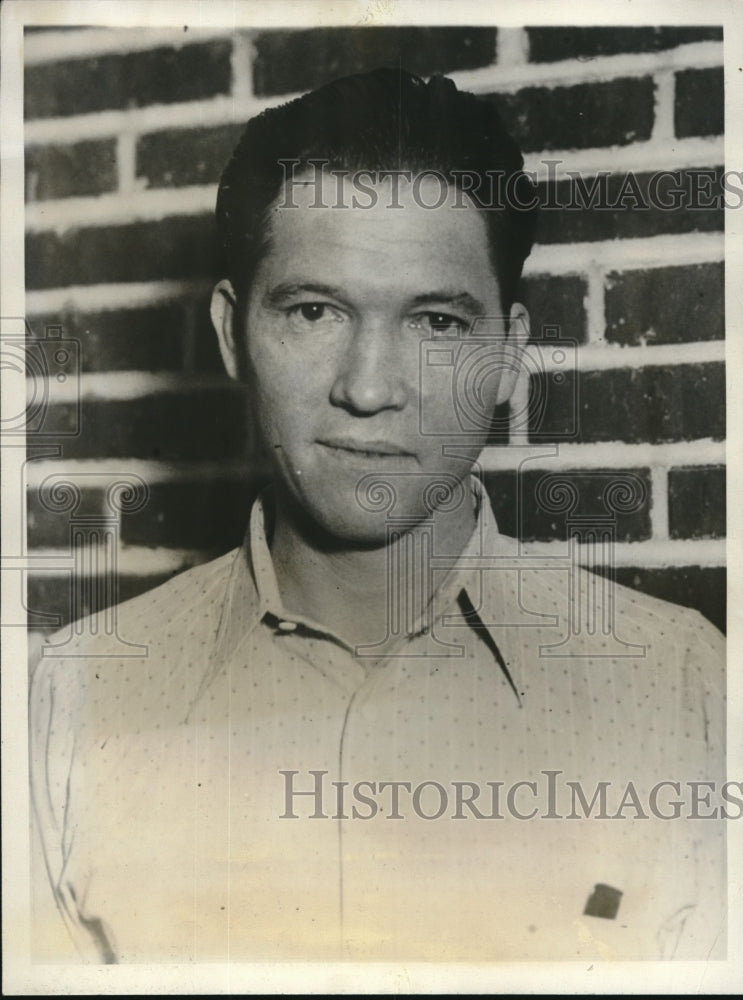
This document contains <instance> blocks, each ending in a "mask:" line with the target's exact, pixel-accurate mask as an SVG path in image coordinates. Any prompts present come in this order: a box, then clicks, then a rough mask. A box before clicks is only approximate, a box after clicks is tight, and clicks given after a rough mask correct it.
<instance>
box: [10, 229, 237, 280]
mask: <svg viewBox="0 0 743 1000" xmlns="http://www.w3.org/2000/svg"><path fill="white" fill-rule="evenodd" d="M216 259H217V258H216V236H215V232H214V220H213V218H212V216H211V215H197V216H173V217H171V218H168V219H164V220H160V221H156V222H134V223H131V224H130V225H125V226H117V227H111V228H108V227H97V226H91V227H90V228H85V229H73V230H69V231H68V232H65V233H62V234H59V233H54V232H39V233H30V234H29V235H28V236H27V238H26V285H27V287H28V288H55V287H63V286H65V285H94V284H97V283H99V282H119V281H153V280H156V279H158V278H197V277H199V278H201V277H207V276H211V275H213V274H214V273H215V268H216Z"/></svg>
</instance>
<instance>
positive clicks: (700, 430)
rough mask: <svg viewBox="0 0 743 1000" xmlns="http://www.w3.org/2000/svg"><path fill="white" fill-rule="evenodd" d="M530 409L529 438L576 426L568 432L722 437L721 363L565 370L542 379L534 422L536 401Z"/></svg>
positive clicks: (639, 437)
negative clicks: (541, 394)
mask: <svg viewBox="0 0 743 1000" xmlns="http://www.w3.org/2000/svg"><path fill="white" fill-rule="evenodd" d="M535 382H536V380H535V379H533V387H532V392H533V394H534V397H535V398H536V394H537V392H538V391H539V390H538V389H537V388H536V387H535ZM536 384H538V383H536ZM542 391H544V390H542ZM576 410H577V420H576ZM534 413H535V418H534V419H533V420H532V421H531V422H530V436H531V438H532V440H533V441H540V442H541V441H544V442H546V441H559V440H564V439H566V438H569V437H570V435H571V433H572V430H573V428H577V432H576V433H575V435H574V437H573V438H572V439H573V440H576V441H628V442H632V441H645V442H649V443H651V444H660V443H662V442H664V441H692V440H696V439H698V438H705V437H711V438H715V439H716V440H722V439H723V438H724V436H725V372H724V366H723V365H722V364H718V363H709V364H700V365H689V364H686V365H675V366H669V367H666V366H662V365H648V366H647V367H644V368H634V369H630V368H626V369H615V370H607V371H586V372H578V373H571V374H568V376H567V377H566V378H565V379H564V381H563V382H561V383H555V382H554V380H553V381H551V382H549V383H547V391H546V396H545V405H544V408H543V410H542V411H541V421H540V422H537V416H538V415H539V411H538V410H537V408H536V407H535V408H534Z"/></svg>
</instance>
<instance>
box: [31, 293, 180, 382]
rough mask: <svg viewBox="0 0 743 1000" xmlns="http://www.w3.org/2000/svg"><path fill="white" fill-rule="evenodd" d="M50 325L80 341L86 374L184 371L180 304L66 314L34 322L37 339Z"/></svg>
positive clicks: (82, 366)
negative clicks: (60, 328)
mask: <svg viewBox="0 0 743 1000" xmlns="http://www.w3.org/2000/svg"><path fill="white" fill-rule="evenodd" d="M49 326H61V327H62V336H64V337H68V338H75V339H76V340H78V341H79V343H80V362H81V369H82V371H84V372H97V371H127V370H137V369H141V370H144V371H166V370H173V369H176V370H180V369H182V368H183V350H184V346H183V331H184V316H183V306H182V305H180V304H175V303H173V304H168V305H162V306H149V307H146V308H142V309H122V310H110V311H107V312H99V313H78V312H75V311H72V310H67V311H65V312H63V313H60V314H59V315H55V316H51V315H47V316H36V317H32V318H31V327H32V329H33V331H34V333H35V334H36V335H37V336H39V337H41V336H43V333H44V330H45V329H46V328H47V327H49Z"/></svg>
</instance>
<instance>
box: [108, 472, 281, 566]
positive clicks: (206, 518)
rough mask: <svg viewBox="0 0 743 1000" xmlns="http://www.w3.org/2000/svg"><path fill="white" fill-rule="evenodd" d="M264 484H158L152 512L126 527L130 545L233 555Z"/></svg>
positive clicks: (136, 516)
mask: <svg viewBox="0 0 743 1000" xmlns="http://www.w3.org/2000/svg"><path fill="white" fill-rule="evenodd" d="M263 484H264V483H263V481H261V482H260V483H255V482H247V481H246V482H236V481H234V480H232V481H230V480H225V479H221V480H220V479H215V480H213V481H210V482H173V483H159V484H157V485H154V486H152V487H151V488H150V498H149V502H148V504H147V506H146V507H145V508H143V509H142V510H141V511H139V512H137V513H135V514H131V515H130V516H128V517H127V518H125V519H124V520H123V521H122V540H123V542H124V543H125V544H127V545H151V546H160V545H162V546H166V547H169V546H172V547H174V548H192V549H202V550H210V551H214V550H219V551H225V552H226V551H228V550H229V549H231V548H234V547H235V546H236V545H240V544H241V542H242V539H243V536H244V534H245V529H246V527H247V524H248V518H249V514H250V506H251V504H252V501H253V500H254V499H255V496H256V494H257V492H258V488H259V486H260V485H263Z"/></svg>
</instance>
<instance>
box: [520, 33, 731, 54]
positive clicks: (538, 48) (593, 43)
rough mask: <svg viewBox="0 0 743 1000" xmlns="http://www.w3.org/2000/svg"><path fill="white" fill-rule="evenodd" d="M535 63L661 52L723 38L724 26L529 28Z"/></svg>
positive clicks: (531, 52)
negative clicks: (692, 43)
mask: <svg viewBox="0 0 743 1000" xmlns="http://www.w3.org/2000/svg"><path fill="white" fill-rule="evenodd" d="M526 30H527V33H528V35H529V58H530V59H531V61H532V62H555V61H557V60H558V59H576V58H577V59H580V58H581V57H584V58H590V57H593V56H612V55H616V54H617V53H619V52H660V51H661V50H663V49H672V48H675V47H676V46H677V45H687V44H688V43H689V42H704V41H710V40H711V41H722V28H711V27H710V28H708V27H694V28H691V27H690V28H618V27H614V28H611V27H607V28H573V27H567V28H547V27H540V28H527V29H526Z"/></svg>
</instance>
